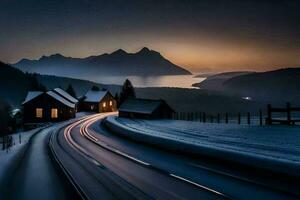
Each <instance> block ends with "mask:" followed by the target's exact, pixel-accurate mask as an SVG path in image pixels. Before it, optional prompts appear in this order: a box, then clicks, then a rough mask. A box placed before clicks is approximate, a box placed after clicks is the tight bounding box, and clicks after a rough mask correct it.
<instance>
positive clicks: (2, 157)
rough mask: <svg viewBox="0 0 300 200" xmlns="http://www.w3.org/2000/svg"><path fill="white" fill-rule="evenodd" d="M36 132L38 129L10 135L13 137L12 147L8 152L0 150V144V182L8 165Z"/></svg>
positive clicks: (0, 145)
mask: <svg viewBox="0 0 300 200" xmlns="http://www.w3.org/2000/svg"><path fill="white" fill-rule="evenodd" d="M38 130H40V128H37V129H33V130H30V131H25V132H19V133H16V134H12V135H11V136H12V137H13V143H14V145H13V146H12V147H11V148H10V149H9V150H2V143H1V144H0V163H1V164H0V180H2V177H3V175H4V174H5V173H6V171H7V169H8V168H9V167H10V164H11V163H13V160H14V159H15V158H16V157H17V155H18V154H19V153H20V151H21V150H22V149H23V148H24V147H25V145H26V144H28V142H29V140H30V138H31V137H32V136H33V135H34V134H35V133H36V132H37V131H38ZM20 138H21V143H20Z"/></svg>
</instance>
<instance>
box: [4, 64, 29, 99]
mask: <svg viewBox="0 0 300 200" xmlns="http://www.w3.org/2000/svg"><path fill="white" fill-rule="evenodd" d="M29 87H30V81H29V78H28V77H27V76H26V74H25V73H23V72H22V71H20V70H18V69H15V68H13V67H11V66H9V65H7V64H4V63H2V62H0V96H1V100H5V101H7V102H10V103H12V104H14V103H17V102H16V101H15V100H16V99H22V98H23V97H24V96H25V95H26V93H27V90H28V88H29Z"/></svg>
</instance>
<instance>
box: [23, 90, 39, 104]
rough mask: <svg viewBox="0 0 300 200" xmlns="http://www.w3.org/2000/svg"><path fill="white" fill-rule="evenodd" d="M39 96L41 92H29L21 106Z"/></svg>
mask: <svg viewBox="0 0 300 200" xmlns="http://www.w3.org/2000/svg"><path fill="white" fill-rule="evenodd" d="M41 94H43V92H41V91H29V92H28V93H27V95H26V98H25V100H24V101H23V103H22V104H25V103H27V102H29V101H31V100H32V99H35V98H36V97H38V96H40V95H41Z"/></svg>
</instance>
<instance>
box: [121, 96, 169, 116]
mask: <svg viewBox="0 0 300 200" xmlns="http://www.w3.org/2000/svg"><path fill="white" fill-rule="evenodd" d="M161 105H167V106H168V107H169V108H170V109H171V110H173V109H172V108H171V107H170V106H169V105H168V104H167V103H166V102H165V101H164V100H161V99H159V100H154V99H127V100H126V101H125V102H124V103H122V105H121V106H120V108H119V111H121V112H122V111H123V112H134V113H143V114H151V113H153V112H154V111H155V110H156V109H157V108H158V107H159V106H161Z"/></svg>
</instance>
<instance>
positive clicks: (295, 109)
mask: <svg viewBox="0 0 300 200" xmlns="http://www.w3.org/2000/svg"><path fill="white" fill-rule="evenodd" d="M292 112H300V107H291V104H290V103H286V108H274V107H272V106H271V105H270V104H269V105H268V109H267V113H268V115H267V118H266V124H268V125H272V124H274V123H279V124H286V125H295V123H296V122H300V119H292V115H291V113H292ZM273 113H286V119H278V118H277V119H276V118H273V117H272V114H273Z"/></svg>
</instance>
